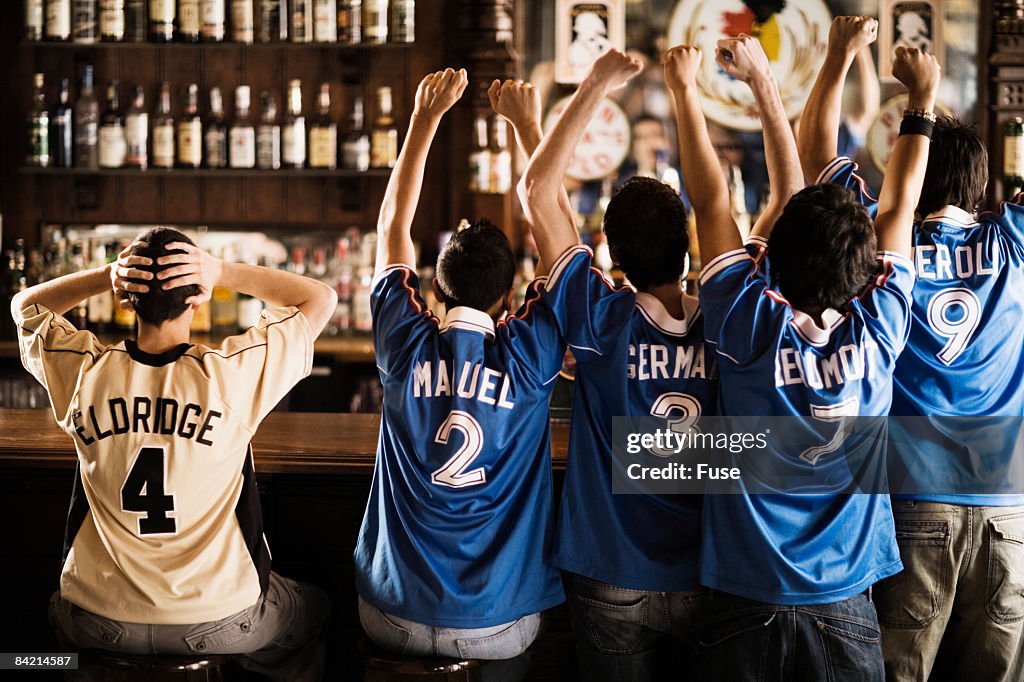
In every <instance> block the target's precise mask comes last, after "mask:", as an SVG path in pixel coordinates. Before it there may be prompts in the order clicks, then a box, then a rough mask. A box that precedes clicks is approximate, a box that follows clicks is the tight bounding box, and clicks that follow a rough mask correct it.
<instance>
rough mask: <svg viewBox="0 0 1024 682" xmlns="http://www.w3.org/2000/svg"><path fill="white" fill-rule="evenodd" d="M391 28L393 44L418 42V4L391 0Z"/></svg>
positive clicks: (411, 0)
mask: <svg viewBox="0 0 1024 682" xmlns="http://www.w3.org/2000/svg"><path fill="white" fill-rule="evenodd" d="M391 27H392V30H391V41H392V42H395V43H411V42H413V41H414V40H416V3H415V2H414V1H413V0H391Z"/></svg>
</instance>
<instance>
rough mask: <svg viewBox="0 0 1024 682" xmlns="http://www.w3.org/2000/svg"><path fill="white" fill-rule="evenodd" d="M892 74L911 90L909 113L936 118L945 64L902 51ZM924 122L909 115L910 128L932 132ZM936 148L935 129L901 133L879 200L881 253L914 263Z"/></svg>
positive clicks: (917, 52)
mask: <svg viewBox="0 0 1024 682" xmlns="http://www.w3.org/2000/svg"><path fill="white" fill-rule="evenodd" d="M892 73H893V75H894V76H895V77H896V78H897V79H898V80H899V81H900V82H901V83H903V85H905V86H906V87H907V92H908V94H909V97H910V101H909V102H908V104H907V110H908V111H914V110H916V111H919V112H927V113H928V114H931V113H932V110H933V109H934V107H935V94H936V92H937V91H938V87H939V80H940V68H939V63H938V61H936V59H935V56H934V55H931V54H928V53H927V52H922V51H921V50H918V49H915V48H906V47H898V48H896V58H895V59H894V60H893V65H892ZM923 122H924V119H923V118H921V117H919V116H914V115H908V114H904V126H908V125H909V126H913V127H914V128H917V129H918V130H921V128H923V127H927V126H924V125H923ZM922 132H924V131H922ZM930 147H931V134H930V129H929V132H928V134H916V133H912V134H905V133H904V128H901V130H900V136H899V137H898V138H896V145H895V146H894V147H893V151H892V156H891V157H890V158H889V163H888V165H887V166H886V167H885V181H884V182H883V183H882V192H881V194H880V195H879V197H878V215H877V216H876V217H875V232H876V233H877V234H878V248H879V250H880V251H892V252H895V253H899V254H902V255H904V256H906V257H908V258H909V257H910V248H911V243H912V236H911V231H912V230H913V224H914V210H915V209H916V208H917V202H918V200H919V199H920V198H921V186H922V185H923V184H924V175H925V171H926V169H927V167H928V150H929V148H930Z"/></svg>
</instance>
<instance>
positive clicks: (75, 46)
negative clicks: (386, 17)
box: [21, 40, 416, 52]
mask: <svg viewBox="0 0 1024 682" xmlns="http://www.w3.org/2000/svg"><path fill="white" fill-rule="evenodd" d="M21 45H22V47H33V48H35V47H39V48H45V49H48V50H52V49H64V50H111V49H119V48H128V49H136V50H137V49H143V50H145V49H152V50H226V49H235V48H242V49H256V50H309V49H314V50H333V51H338V52H375V51H377V50H382V51H388V50H408V49H411V48H413V47H415V45H416V43H382V44H379V45H371V44H369V43H357V44H355V45H351V44H348V43H313V42H310V43H293V42H290V41H278V42H271V43H258V42H254V43H235V42H230V41H227V40H225V41H222V42H219V43H152V42H141V43H130V42H126V41H122V42H119V43H103V42H95V43H73V42H57V41H47V40H38V41H23V42H22V43H21Z"/></svg>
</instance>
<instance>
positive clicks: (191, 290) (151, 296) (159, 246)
mask: <svg viewBox="0 0 1024 682" xmlns="http://www.w3.org/2000/svg"><path fill="white" fill-rule="evenodd" d="M138 240H139V241H140V242H145V243H146V245H145V246H139V247H136V248H135V249H134V250H133V251H132V255H135V256H145V257H146V258H152V259H153V264H152V265H136V266H135V268H136V269H138V270H146V271H148V272H152V273H153V275H154V279H151V280H144V279H136V280H132V281H134V282H137V283H139V284H146V285H148V286H149V291H147V292H145V293H129V294H128V301H129V302H130V303H131V304H132V307H133V308H135V313H136V314H137V315H138V316H139V319H140V320H142V321H143V322H148V323H149V324H155V325H157V326H159V325H161V324H163V323H164V322H166V321H167V320H173V319H176V318H177V317H179V316H180V315H181V314H182V313H184V312H185V311H186V310H187V309H188V307H189V306H188V305H187V304H186V303H185V300H186V299H188V298H189V297H190V296H197V295H198V294H199V286H198V285H196V284H189V285H186V286H183V287H177V288H175V289H167V290H164V289H161V288H160V283H159V281H158V280H157V279H156V278H155V275H156V273H158V272H160V271H161V270H164V269H166V268H170V267H174V266H173V265H157V263H156V259H157V258H159V257H160V256H168V255H171V254H175V253H184V251H181V250H178V249H174V250H172V251H168V250H167V245H168V244H170V243H172V242H185V243H186V244H194V243H195V242H193V241H192V240H191V239H189V238H188V237H186V236H185V235H184V234H182V233H181V232H178V231H177V230H172V229H170V228H167V227H157V228H154V229H152V230H150V231H149V232H147V233H145V234H144V235H142V236H140V237H139V239H138Z"/></svg>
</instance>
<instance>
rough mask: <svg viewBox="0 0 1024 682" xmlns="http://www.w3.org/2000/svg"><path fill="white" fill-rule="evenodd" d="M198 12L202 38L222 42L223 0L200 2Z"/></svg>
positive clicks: (203, 0) (204, 0)
mask: <svg viewBox="0 0 1024 682" xmlns="http://www.w3.org/2000/svg"><path fill="white" fill-rule="evenodd" d="M199 12H200V16H201V17H202V21H203V37H204V38H206V39H208V40H210V39H212V40H224V0H202V3H201V4H200V5H199Z"/></svg>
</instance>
